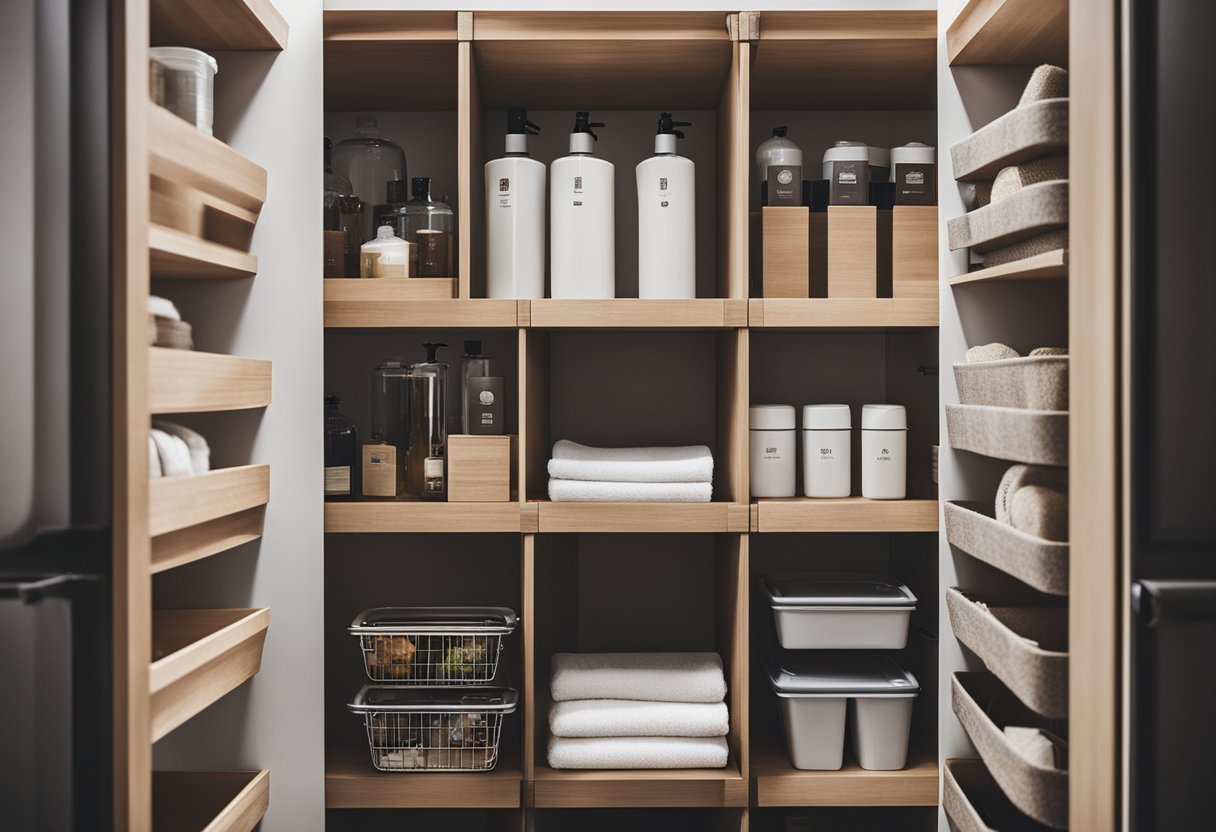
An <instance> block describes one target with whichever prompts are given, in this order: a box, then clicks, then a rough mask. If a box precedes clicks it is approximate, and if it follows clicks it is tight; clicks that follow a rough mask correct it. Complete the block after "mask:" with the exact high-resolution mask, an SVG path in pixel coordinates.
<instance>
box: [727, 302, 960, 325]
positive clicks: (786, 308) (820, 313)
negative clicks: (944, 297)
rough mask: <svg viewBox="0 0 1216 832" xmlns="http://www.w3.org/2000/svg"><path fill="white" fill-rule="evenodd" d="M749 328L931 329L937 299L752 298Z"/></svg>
mask: <svg viewBox="0 0 1216 832" xmlns="http://www.w3.org/2000/svg"><path fill="white" fill-rule="evenodd" d="M748 318H749V324H750V326H752V327H754V328H765V329H899V328H905V327H935V326H937V323H938V312H937V298H752V299H751V300H750V301H749V302H748Z"/></svg>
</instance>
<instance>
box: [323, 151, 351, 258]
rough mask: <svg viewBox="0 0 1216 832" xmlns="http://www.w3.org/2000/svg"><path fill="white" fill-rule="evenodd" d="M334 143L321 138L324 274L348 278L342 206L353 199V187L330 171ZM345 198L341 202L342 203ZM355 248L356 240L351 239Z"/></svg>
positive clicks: (348, 181)
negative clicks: (323, 142) (323, 156)
mask: <svg viewBox="0 0 1216 832" xmlns="http://www.w3.org/2000/svg"><path fill="white" fill-rule="evenodd" d="M333 150H334V143H333V142H331V141H330V140H329V137H328V136H326V137H325V176H324V180H323V182H324V187H325V202H324V206H325V208H324V212H323V214H322V229H323V234H324V239H325V242H324V249H325V266H324V274H325V276H326V277H351V276H352V275H350V274H348V273H347V270H346V247H347V239H346V234H345V233H344V232H343V231H342V213H343V211H342V206H343V205H344V204H349V202H350V201H351V200H353V199H354V193H355V192H354V188H353V187H352V186H351V184H350V180H349V179H347V178H346V177H345V176H342V175H341V174H339V173H334V166H333ZM344 200H345V203H344ZM351 242H353V243H354V244H355V248H356V250H358V243H359V241H357V240H352V241H351Z"/></svg>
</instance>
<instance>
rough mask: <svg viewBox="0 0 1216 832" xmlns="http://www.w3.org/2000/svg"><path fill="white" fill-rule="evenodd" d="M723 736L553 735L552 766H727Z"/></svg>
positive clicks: (550, 748)
mask: <svg viewBox="0 0 1216 832" xmlns="http://www.w3.org/2000/svg"><path fill="white" fill-rule="evenodd" d="M729 754H730V751H729V749H728V748H727V746H726V740H725V739H723V738H722V737H592V738H576V737H551V738H550V739H549V766H550V767H551V768H576V769H577V768H587V769H613V768H623V769H651V768H725V766H726V759H727V757H728V756H729Z"/></svg>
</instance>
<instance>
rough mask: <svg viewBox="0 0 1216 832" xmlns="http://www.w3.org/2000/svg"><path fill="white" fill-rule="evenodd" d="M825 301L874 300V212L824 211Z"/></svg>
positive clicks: (865, 208) (858, 208) (852, 208)
mask: <svg viewBox="0 0 1216 832" xmlns="http://www.w3.org/2000/svg"><path fill="white" fill-rule="evenodd" d="M828 297H830V298H875V297H878V209H877V208H875V207H874V206H873V205H831V206H829V207H828Z"/></svg>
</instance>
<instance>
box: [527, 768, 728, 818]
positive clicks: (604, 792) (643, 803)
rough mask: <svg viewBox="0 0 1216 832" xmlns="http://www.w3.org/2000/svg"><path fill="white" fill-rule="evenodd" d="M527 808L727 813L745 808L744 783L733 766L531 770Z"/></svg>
mask: <svg viewBox="0 0 1216 832" xmlns="http://www.w3.org/2000/svg"><path fill="white" fill-rule="evenodd" d="M529 790H530V792H531V795H530V800H529V801H528V803H529V805H531V806H535V807H536V808H538V809H576V808H584V807H585V808H620V807H667V806H680V807H705V808H727V807H735V806H746V805H747V780H746V779H744V778H743V777H742V776H741V775H740V774H739V767H738V765H737V764H735V763H734V762H733V761H732V762H729V763H727V765H726V768H721V769H671V770H665V769H658V770H651V771H646V770H642V771H567V770H560V769H552V768H549V767H548V766H540V765H538V766H537V767H536V779H535V781H534V782H532V783H530V784H529Z"/></svg>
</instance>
